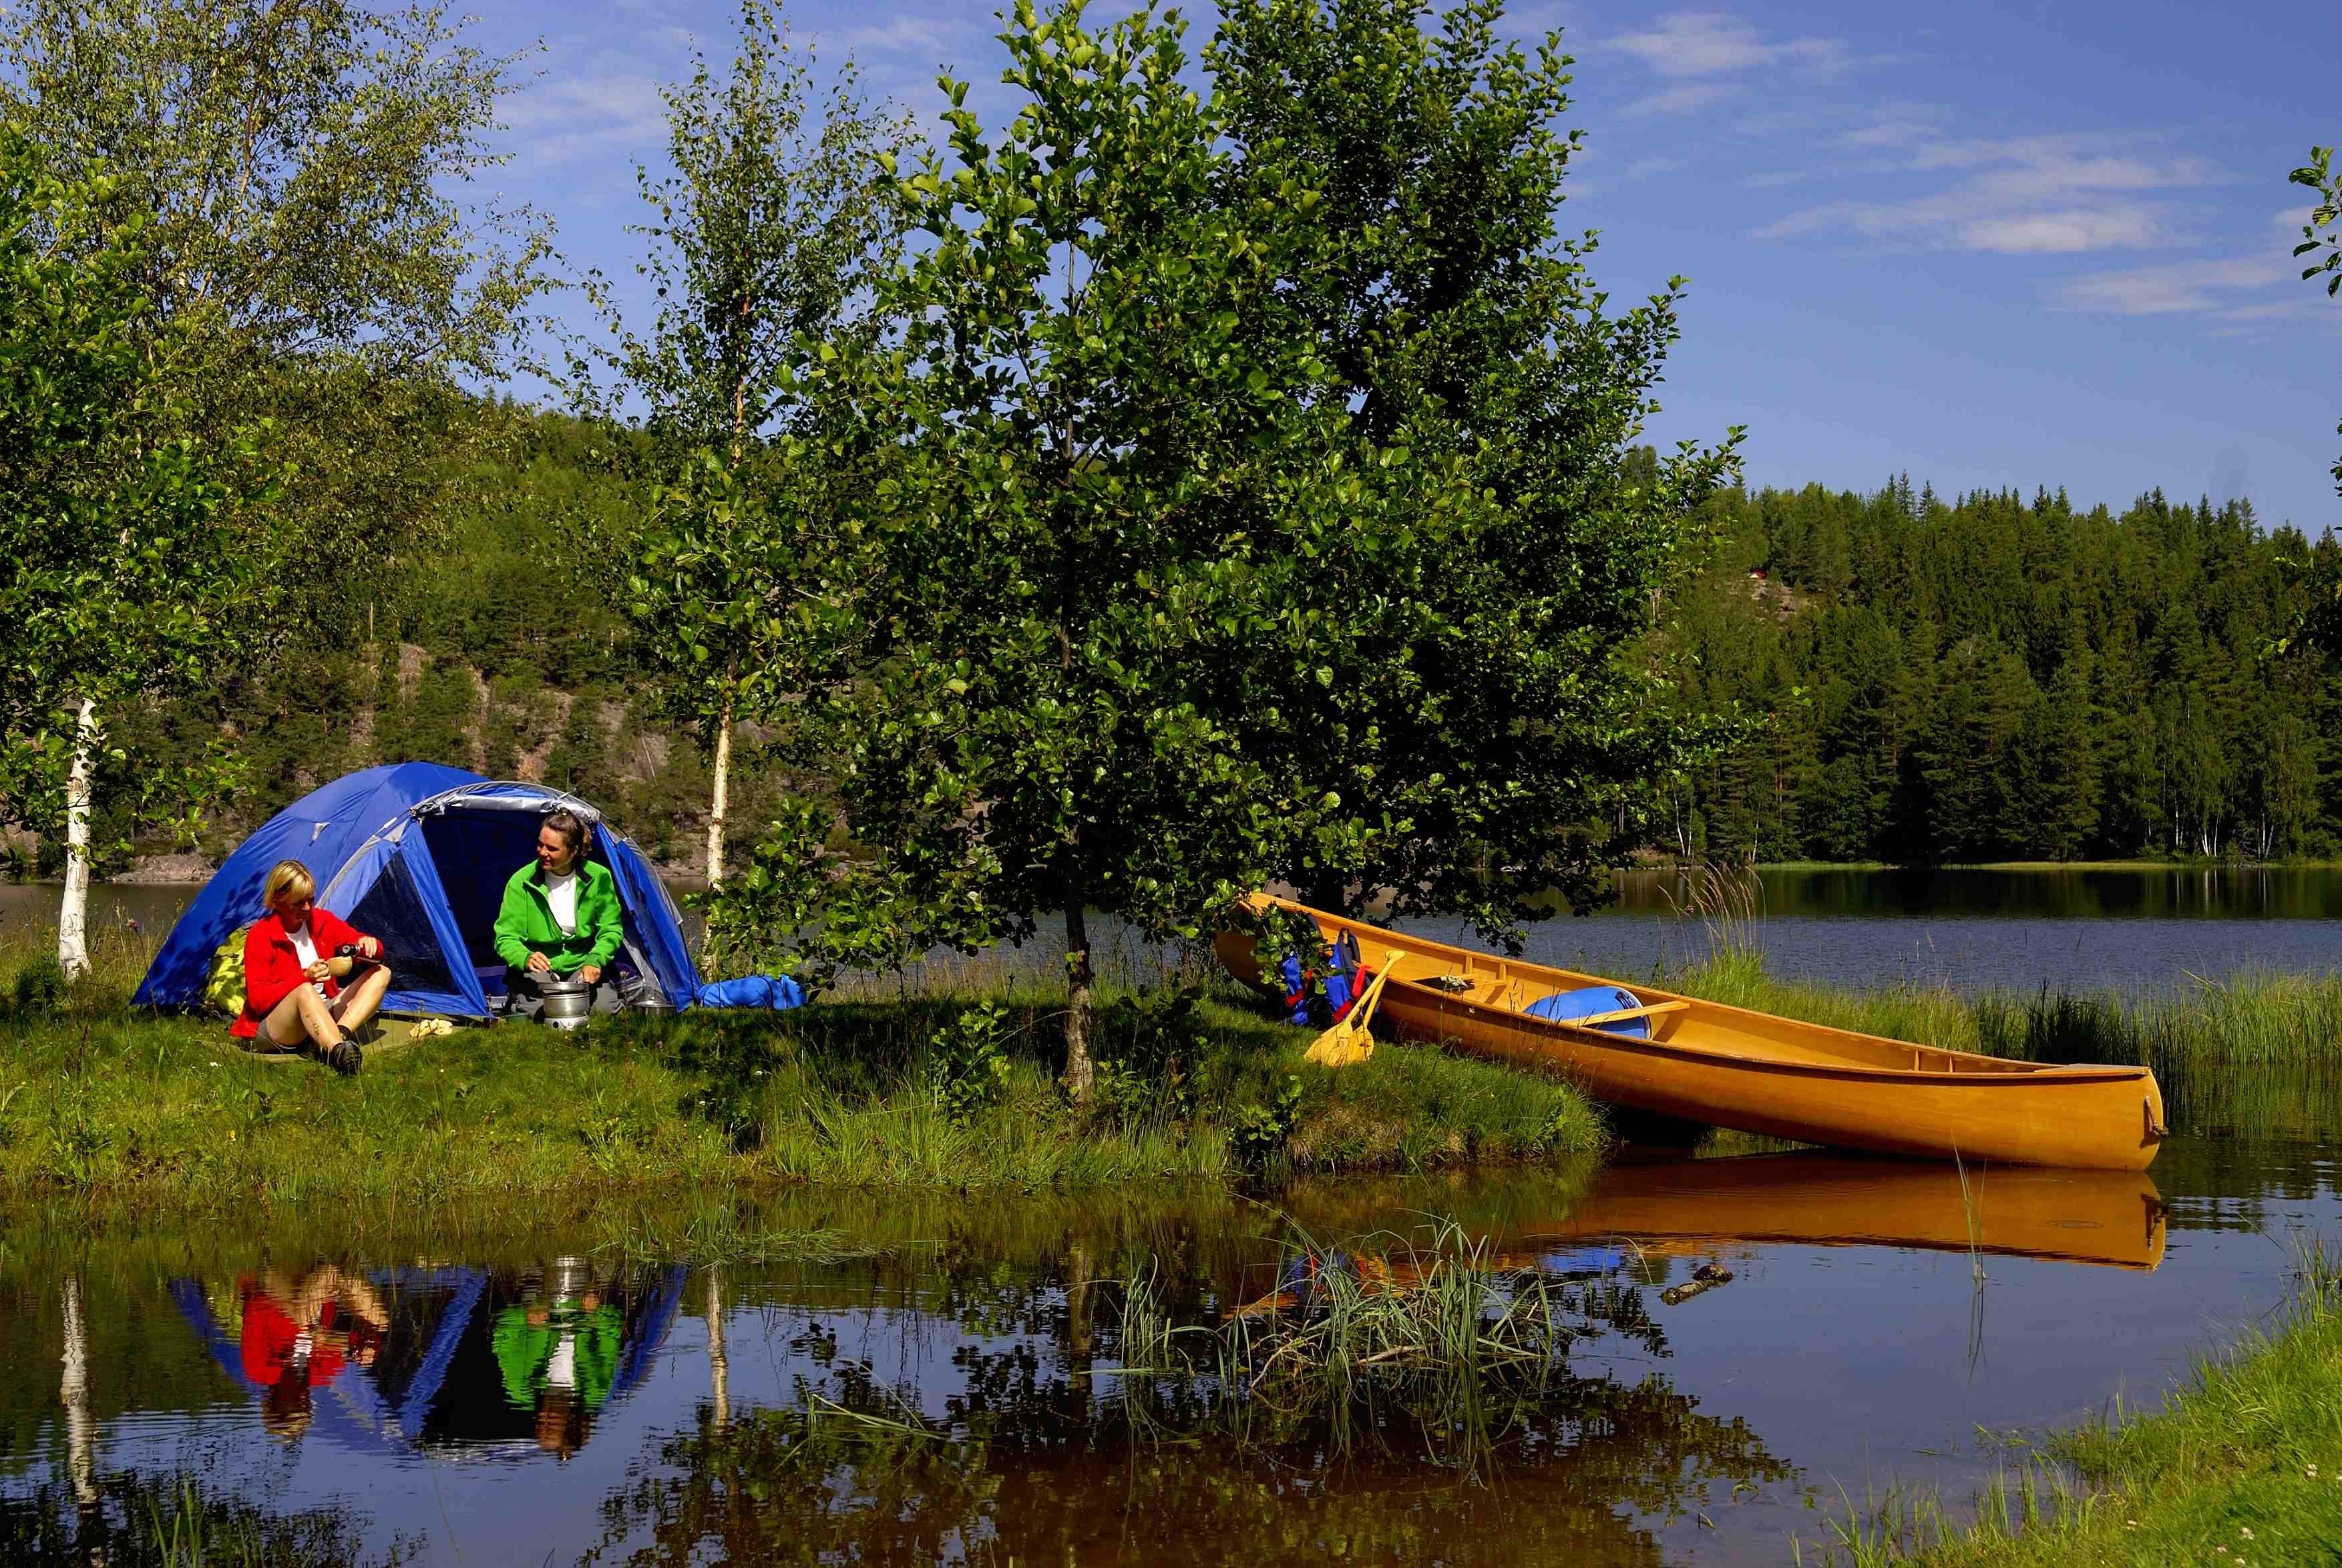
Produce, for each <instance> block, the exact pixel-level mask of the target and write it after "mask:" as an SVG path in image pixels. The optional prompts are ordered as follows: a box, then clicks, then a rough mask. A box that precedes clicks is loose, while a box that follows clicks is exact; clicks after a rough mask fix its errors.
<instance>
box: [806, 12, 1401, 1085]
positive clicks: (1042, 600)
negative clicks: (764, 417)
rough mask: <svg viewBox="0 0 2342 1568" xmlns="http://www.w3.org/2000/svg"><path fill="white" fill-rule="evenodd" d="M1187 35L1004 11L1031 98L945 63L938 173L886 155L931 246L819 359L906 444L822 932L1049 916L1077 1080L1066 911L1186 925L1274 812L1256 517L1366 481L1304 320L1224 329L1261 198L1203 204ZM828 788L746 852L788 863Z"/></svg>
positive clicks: (1207, 175) (1209, 174)
mask: <svg viewBox="0 0 2342 1568" xmlns="http://www.w3.org/2000/svg"><path fill="white" fill-rule="evenodd" d="M1182 31H1183V29H1182V27H1181V25H1179V24H1178V23H1177V22H1176V20H1164V19H1157V18H1156V16H1155V15H1153V14H1152V13H1151V12H1141V13H1140V14H1139V15H1136V16H1134V17H1131V18H1129V19H1127V20H1125V21H1123V22H1120V23H1118V24H1116V25H1115V26H1114V27H1112V28H1111V29H1109V30H1107V31H1106V32H1104V33H1101V34H1092V33H1090V32H1088V31H1087V30H1086V29H1085V28H1084V27H1083V26H1082V25H1081V21H1080V7H1079V6H1078V5H1067V6H1065V7H1064V8H1062V9H1059V10H1057V11H1056V12H1054V13H1052V14H1051V15H1048V16H1046V17H1042V16H1038V15H1036V13H1035V11H1034V10H1033V8H1032V7H1031V6H1030V5H1019V6H1018V7H1017V9H1016V15H1015V18H1014V20H1013V21H1012V23H1011V24H1010V26H1009V28H1008V30H1007V31H1006V33H1005V34H1004V35H1002V38H1003V42H1004V43H1005V45H1006V48H1007V51H1008V55H1009V57H1010V65H1009V69H1008V70H1007V72H1006V75H1005V78H1004V79H1005V80H1006V81H1007V82H1008V83H1009V84H1010V85H1012V86H1015V87H1016V88H1017V89H1018V90H1019V91H1020V92H1021V93H1022V94H1023V95H1024V98H1025V102H1024V105H1023V106H1022V107H1021V108H1020V109H1019V110H1018V111H1017V113H1016V115H1015V117H1014V118H1013V120H1012V121H1011V123H1010V124H1009V125H1008V126H1007V127H1006V130H1005V131H1004V132H1002V133H1000V134H999V135H997V136H996V137H988V136H987V135H986V133H985V132H984V131H983V129H982V128H981V126H980V125H979V124H978V122H977V121H976V116H975V115H973V114H971V113H970V112H968V111H967V110H966V109H965V108H963V107H960V106H959V105H962V104H963V103H964V100H965V97H966V91H967V89H966V84H964V83H959V82H954V81H950V80H948V79H946V82H945V84H944V85H945V90H946V93H947V94H948V95H949V96H950V98H951V101H952V103H953V105H954V107H953V108H952V109H951V111H950V112H949V113H948V114H947V115H946V125H948V127H949V130H950V140H949V157H950V160H951V162H952V163H953V164H956V167H955V168H947V167H946V163H945V162H944V159H943V157H942V156H940V155H937V156H932V157H930V158H928V159H927V160H926V161H925V162H924V163H923V165H922V166H921V167H920V169H919V170H918V172H916V174H913V175H909V176H908V178H907V179H906V181H905V189H906V192H907V193H908V194H910V195H912V196H913V197H915V198H916V203H917V213H918V219H919V222H920V224H921V225H922V227H923V228H924V230H925V231H926V235H927V236H928V243H927V244H926V245H924V246H923V247H922V248H920V249H918V250H917V251H916V254H914V255H912V256H911V257H910V258H909V259H908V260H907V261H906V264H905V265H903V266H902V267H901V268H900V269H899V270H898V272H897V273H896V275H893V276H891V277H890V278H888V279H887V280H886V282H885V283H884V285H882V290H881V304H882V305H883V306H884V307H886V309H887V310H889V311H890V312H891V313H892V315H893V318H894V319H895V320H896V321H897V322H899V323H900V324H901V325H900V330H901V334H902V336H901V340H900V341H899V343H896V344H891V345H887V346H886V348H885V350H884V351H883V352H876V353H871V354H867V355H854V354H844V355H840V357H839V359H838V361H837V364H836V369H835V374H834V375H831V376H829V377H827V378H826V379H827V380H829V381H830V382H832V383H833V384H834V385H836V387H837V389H838V394H839V395H840V396H841V398H842V399H843V400H845V401H846V402H848V403H850V405H851V406H852V407H854V408H856V409H857V410H859V411H860V412H861V414H862V416H863V418H864V420H865V421H866V427H867V428H869V429H871V430H872V431H873V432H874V437H873V438H874V439H877V440H883V441H885V442H886V443H887V444H889V445H890V446H891V447H892V449H893V450H894V451H895V453H896V472H894V473H891V474H886V476H884V477H883V478H881V479H879V480H878V482H877V483H876V484H873V485H872V486H871V487H870V488H869V491H868V493H867V495H866V508H865V510H864V511H863V513H862V516H863V518H864V522H863V524H862V525H863V526H864V528H865V530H866V534H867V535H868V536H869V538H870V540H871V547H872V550H873V565H874V571H873V574H872V576H871V578H870V580H869V582H867V583H866V584H864V585H863V590H862V594H861V601H860V602H861V604H862V606H863V609H862V613H861V614H859V616H858V617H857V619H858V622H859V623H860V624H863V625H865V626H866V627H867V628H869V632H868V635H869V638H870V640H869V642H868V644H866V646H865V647H864V648H863V649H862V650H861V651H860V658H861V662H862V665H863V668H864V670H865V672H866V675H865V679H863V680H862V681H860V682H858V683H856V684H853V685H851V686H845V687H840V686H836V685H833V686H830V687H827V688H825V689H824V690H823V691H822V692H820V693H819V694H818V695H819V698H820V702H821V705H822V706H823V707H824V708H825V710H826V712H827V714H828V716H829V717H830V718H831V720H832V721H833V723H834V725H835V728H834V731H833V733H834V734H836V736H837V737H838V741H837V744H838V748H839V756H840V759H841V765H840V772H839V776H838V778H837V781H836V788H837V792H838V802H839V804H840V806H841V807H842V808H843V811H844V814H845V818H846V824H847V827H848V829H849V830H850V832H851V834H852V835H853V836H854V838H855V839H856V841H858V842H859V843H861V844H866V845H869V846H871V847H873V848H874V849H876V850H877V851H879V852H880V855H881V858H880V859H878V860H877V861H876V862H874V863H871V864H866V865H865V866H863V867H861V868H859V870H858V871H857V872H856V874H853V875H849V876H847V877H845V878H843V879H842V880H840V881H839V882H838V883H836V884H832V885H830V886H829V887H827V888H826V894H827V898H826V903H827V905H828V913H827V914H826V916H825V920H824V937H825V939H826V940H830V941H836V940H841V939H844V938H846V936H848V935H849V934H856V933H865V934H873V935H872V946H871V949H870V951H871V952H873V953H876V952H878V951H880V950H882V949H884V948H886V947H887V946H892V947H893V948H894V949H895V951H896V954H900V953H902V952H904V951H916V949H917V947H918V946H920V945H921V944H924V943H926V942H928V941H932V940H938V939H948V940H952V941H956V942H960V943H962V944H971V945H972V944H978V943H982V942H985V941H988V940H991V939H993V938H996V937H1000V936H1006V937H1009V938H1011V939H1016V940H1022V939H1024V938H1026V937H1029V936H1031V935H1033V934H1035V933H1036V929H1037V924H1036V922H1037V918H1038V917H1040V916H1042V915H1045V914H1053V913H1054V914H1059V915H1061V917H1062V919H1063V921H1064V931H1065V935H1064V951H1065V953H1066V964H1067V975H1068V985H1069V1001H1070V1008H1069V1014H1068V1021H1067V1026H1066V1042H1067V1064H1066V1082H1067V1084H1068V1086H1069V1088H1070V1089H1071V1091H1072V1093H1073V1094H1074V1095H1075V1097H1076V1100H1077V1101H1079V1102H1086V1100H1087V1098H1088V1094H1089V1088H1090V1079H1091V1062H1090V1055H1089V1042H1090V1038H1091V1034H1092V1024H1093V1018H1092V1014H1093V1001H1092V997H1093V986H1094V983H1095V967H1094V963H1093V956H1092V949H1091V939H1090V934H1089V925H1088V916H1089V912H1090V911H1091V910H1092V909H1094V908H1098V909H1104V910H1106V911H1108V912H1110V913H1113V914H1118V915H1121V916H1124V917H1126V918H1128V919H1131V920H1133V921H1136V923H1138V924H1140V925H1141V926H1142V927H1144V928H1145V929H1146V930H1147V931H1149V932H1150V933H1154V934H1158V935H1170V934H1189V935H1193V934H1197V933H1198V932H1199V931H1200V929H1201V923H1202V921H1203V920H1204V919H1205V918H1206V911H1207V910H1209V909H1212V908H1215V907H1224V906H1225V904H1226V903H1227V901H1228V900H1229V898H1230V897H1231V896H1232V894H1234V893H1235V892H1236V891H1237V890H1238V889H1240V888H1242V887H1244V886H1248V885H1252V884H1255V883H1256V881H1257V880H1258V879H1259V877H1260V876H1261V875H1262V874H1263V872H1264V871H1265V869H1266V848H1267V846H1268V844H1269V843H1270V841H1271V840H1272V838H1273V837H1274V836H1275V835H1276V834H1280V833H1281V832H1283V831H1284V828H1283V823H1284V821H1285V819H1286V812H1285V809H1284V808H1285V807H1286V805H1288V804H1292V803H1288V802H1284V801H1281V800H1278V799H1276V798H1275V797H1274V795H1273V794H1271V793H1270V792H1269V789H1268V785H1269V777H1268V773H1267V770H1266V767H1265V766H1264V764H1263V763H1262V762H1261V760H1260V759H1259V758H1257V757H1256V756H1254V755H1252V754H1248V753H1247V752H1246V749H1245V747H1244V745H1243V744H1242V741H1241V738H1240V735H1239V734H1238V730H1237V723H1238V720H1239V716H1240V715H1245V714H1249V713H1250V712H1252V711H1253V710H1255V709H1256V708H1258V707H1261V706H1265V705H1273V704H1275V703H1276V702H1277V701H1279V700H1281V698H1282V696H1283V695H1285V694H1281V693H1276V692H1268V691H1263V690H1261V689H1259V688H1258V687H1257V686H1256V685H1254V684H1252V683H1251V680H1250V676H1251V674H1252V670H1251V668H1250V667H1249V661H1248V660H1247V658H1246V657H1245V656H1244V655H1243V653H1242V651H1243V650H1244V649H1246V647H1247V646H1248V645H1249V644H1250V643H1251V642H1252V640H1253V639H1255V638H1257V637H1260V636H1262V635H1265V634H1266V631H1267V628H1268V627H1269V625H1270V624H1271V623H1272V622H1273V621H1274V619H1275V618H1276V615H1277V614H1280V613H1281V611H1282V608H1283V606H1284V605H1285V604H1286V589H1287V587H1288V586H1289V579H1290V576H1291V574H1293V573H1294V572H1295V571H1296V570H1297V569H1298V567H1297V566H1296V552H1294V551H1293V550H1291V549H1290V548H1288V545H1289V544H1290V541H1289V539H1288V538H1287V537H1285V536H1281V535H1280V534H1279V533H1278V532H1277V530H1278V529H1279V528H1280V527H1282V526H1299V527H1301V528H1303V529H1304V530H1306V531H1324V532H1325V533H1326V534H1330V518H1329V514H1330V512H1331V510H1332V508H1333V507H1335V506H1336V505H1340V504H1346V502H1347V501H1348V500H1350V499H1353V498H1354V497H1355V496H1356V495H1357V494H1361V493H1362V492H1361V490H1360V489H1359V487H1357V486H1356V485H1355V484H1353V483H1352V481H1353V479H1354V476H1353V475H1351V474H1347V473H1344V472H1339V471H1335V470H1333V469H1330V468H1329V467H1327V466H1326V464H1325V463H1324V461H1323V459H1322V456H1321V453H1322V450H1323V441H1322V434H1323V429H1324V427H1325V425H1326V424H1327V422H1328V421H1329V420H1330V419H1331V418H1333V417H1335V416H1336V415H1335V414H1332V413H1331V412H1329V410H1328V406H1327V404H1326V402H1325V401H1323V400H1321V399H1319V398H1318V397H1317V396H1316V394H1318V393H1320V392H1321V391H1322V390H1323V389H1322V386H1321V381H1322V366H1320V365H1317V364H1316V362H1315V361H1314V360H1313V359H1312V358H1311V357H1310V354H1309V345H1308V344H1307V342H1306V338H1304V337H1300V336H1292V335H1286V336H1280V335H1276V334H1263V333H1259V332H1257V331H1254V330H1247V329H1246V318H1247V316H1248V315H1258V314H1260V313H1263V312H1266V311H1270V310H1273V309H1275V308H1276V300H1275V295H1276V285H1277V282H1278V278H1279V272H1278V270H1277V265H1276V256H1275V255H1272V254H1269V253H1268V252H1266V251H1265V250H1264V249H1263V247H1262V245H1261V243H1260V241H1259V240H1258V238H1257V237H1256V236H1257V235H1259V234H1261V233H1262V232H1263V231H1265V230H1266V229H1268V228H1269V227H1271V226H1272V225H1274V223H1275V220H1274V218H1273V217H1272V215H1270V214H1269V213H1268V212H1267V211H1266V203H1265V202H1264V201H1261V200H1257V199H1251V198H1246V199H1245V200H1243V201H1242V202H1240V203H1238V204H1236V205H1224V197H1225V196H1226V194H1227V182H1226V175H1227V171H1228V163H1227V156H1226V153H1225V152H1224V151H1222V150H1221V149H1220V148H1219V147H1218V145H1217V143H1218V135H1217V124H1216V120H1215V118H1214V116H1213V115H1212V113H1211V111H1210V110H1209V109H1208V108H1207V107H1206V105H1204V104H1203V103H1201V102H1199V100H1198V98H1197V96H1196V94H1195V93H1194V92H1193V91H1191V90H1190V88H1189V87H1188V85H1187V84H1186V80H1185V78H1184V75H1183V73H1184V71H1185V69H1186V64H1187V61H1186V55H1185V54H1184V51H1183V49H1182V46H1181V42H1180V40H1181V35H1182ZM1294 194H1295V193H1288V196H1290V195H1294ZM1292 520H1298V521H1297V522H1296V521H1292ZM1310 805H1311V806H1313V807H1314V805H1315V803H1310ZM826 815H827V814H826V812H821V811H814V812H809V813H806V814H799V815H798V816H797V817H796V818H795V819H794V820H793V822H792V823H791V824H790V826H791V829H792V833H791V834H788V835H783V836H782V837H780V838H778V839H776V841H775V842H776V844H783V845H794V846H795V847H794V848H791V849H788V850H787V852H786V854H782V853H780V852H774V853H773V854H768V856H767V859H768V861H772V860H776V859H777V860H791V861H792V863H793V864H797V865H799V866H802V865H804V864H810V863H812V862H813V861H814V860H815V859H816V855H817V854H818V851H819V848H820V846H821V844H822V842H823V840H824V838H825V837H826V832H827V822H826ZM768 847H769V846H768ZM768 868H769V869H773V870H776V871H777V870H779V869H782V867H780V866H778V865H777V864H775V865H772V866H770V867H766V866H760V871H762V870H766V869H768ZM792 885H795V886H796V887H799V888H802V887H804V886H805V885H806V884H804V883H803V882H798V883H796V884H792ZM866 889H867V890H875V892H873V894H872V895H871V896H870V897H869V899H868V900H867V901H866V902H857V900H860V899H861V898H862V892H861V891H860V890H866ZM880 894H883V896H880ZM789 907H790V908H792V909H794V910H799V911H802V910H804V909H805V908H806V901H805V900H804V899H803V898H802V897H800V898H799V899H798V900H797V902H796V903H795V904H791V905H790V906H789Z"/></svg>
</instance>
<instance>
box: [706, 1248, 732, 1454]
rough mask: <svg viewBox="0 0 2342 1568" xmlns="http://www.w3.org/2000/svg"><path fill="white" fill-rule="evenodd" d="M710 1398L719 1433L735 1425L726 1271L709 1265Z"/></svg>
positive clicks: (710, 1417) (711, 1418) (711, 1416)
mask: <svg viewBox="0 0 2342 1568" xmlns="http://www.w3.org/2000/svg"><path fill="white" fill-rule="evenodd" d="M707 1394H708V1403H710V1404H711V1405H712V1406H713V1407H714V1408H713V1409H712V1410H710V1411H709V1413H708V1420H709V1423H710V1424H711V1425H713V1426H714V1427H715V1429H716V1431H718V1432H722V1431H723V1430H724V1429H725V1428H726V1427H727V1426H730V1425H731V1424H732V1363H731V1361H730V1359H729V1358H728V1357H726V1355H725V1353H724V1271H723V1269H722V1268H721V1267H720V1266H718V1265H717V1264H715V1263H710V1264H708V1265H707Z"/></svg>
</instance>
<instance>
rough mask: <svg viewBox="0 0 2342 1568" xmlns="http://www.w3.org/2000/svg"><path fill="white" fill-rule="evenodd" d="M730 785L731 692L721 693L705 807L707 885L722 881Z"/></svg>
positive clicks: (729, 688)
mask: <svg viewBox="0 0 2342 1568" xmlns="http://www.w3.org/2000/svg"><path fill="white" fill-rule="evenodd" d="M731 782H732V689H731V683H730V682H729V681H728V680H727V681H726V684H725V689H724V714H723V717H722V719H721V721H720V722H719V723H718V724H717V725H716V781H715V786H714V788H713V789H712V790H711V791H710V792H709V797H708V804H707V881H708V884H709V885H710V886H714V885H715V884H717V883H720V882H722V881H723V880H724V809H725V800H726V795H727V794H728V793H729V789H730V785H731Z"/></svg>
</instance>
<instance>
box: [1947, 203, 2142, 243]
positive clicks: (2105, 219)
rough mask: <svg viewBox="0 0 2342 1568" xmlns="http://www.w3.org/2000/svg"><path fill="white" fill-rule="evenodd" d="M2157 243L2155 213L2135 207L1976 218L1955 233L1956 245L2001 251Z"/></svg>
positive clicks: (1961, 226)
mask: <svg viewBox="0 0 2342 1568" xmlns="http://www.w3.org/2000/svg"><path fill="white" fill-rule="evenodd" d="M2162 243H2163V230H2162V226H2161V225H2160V223H2159V222H2158V220H2157V217H2156V215H2154V214H2152V213H2149V212H2146V211H2143V210H2141V209H2139V208H2137V207H2114V208H2102V209H2099V210H2097V211H2095V212H2093V211H2089V210H2087V209H2085V210H2079V211H2073V212H2060V213H2027V214H2026V215H2022V216H2018V217H2005V218H1978V219H1977V220H1976V221H1974V222H1973V223H1967V224H1963V225H1960V227H1959V229H1958V231H1957V235H1956V244H1957V247H1958V248H1959V249H1961V250H1971V251H1992V252H1995V253H1997V254H1998V255H2077V254H2078V253H2080V252H2083V251H2100V250H2141V249H2145V248H2147V247H2148V246H2152V245H2160V244H2162Z"/></svg>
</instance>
